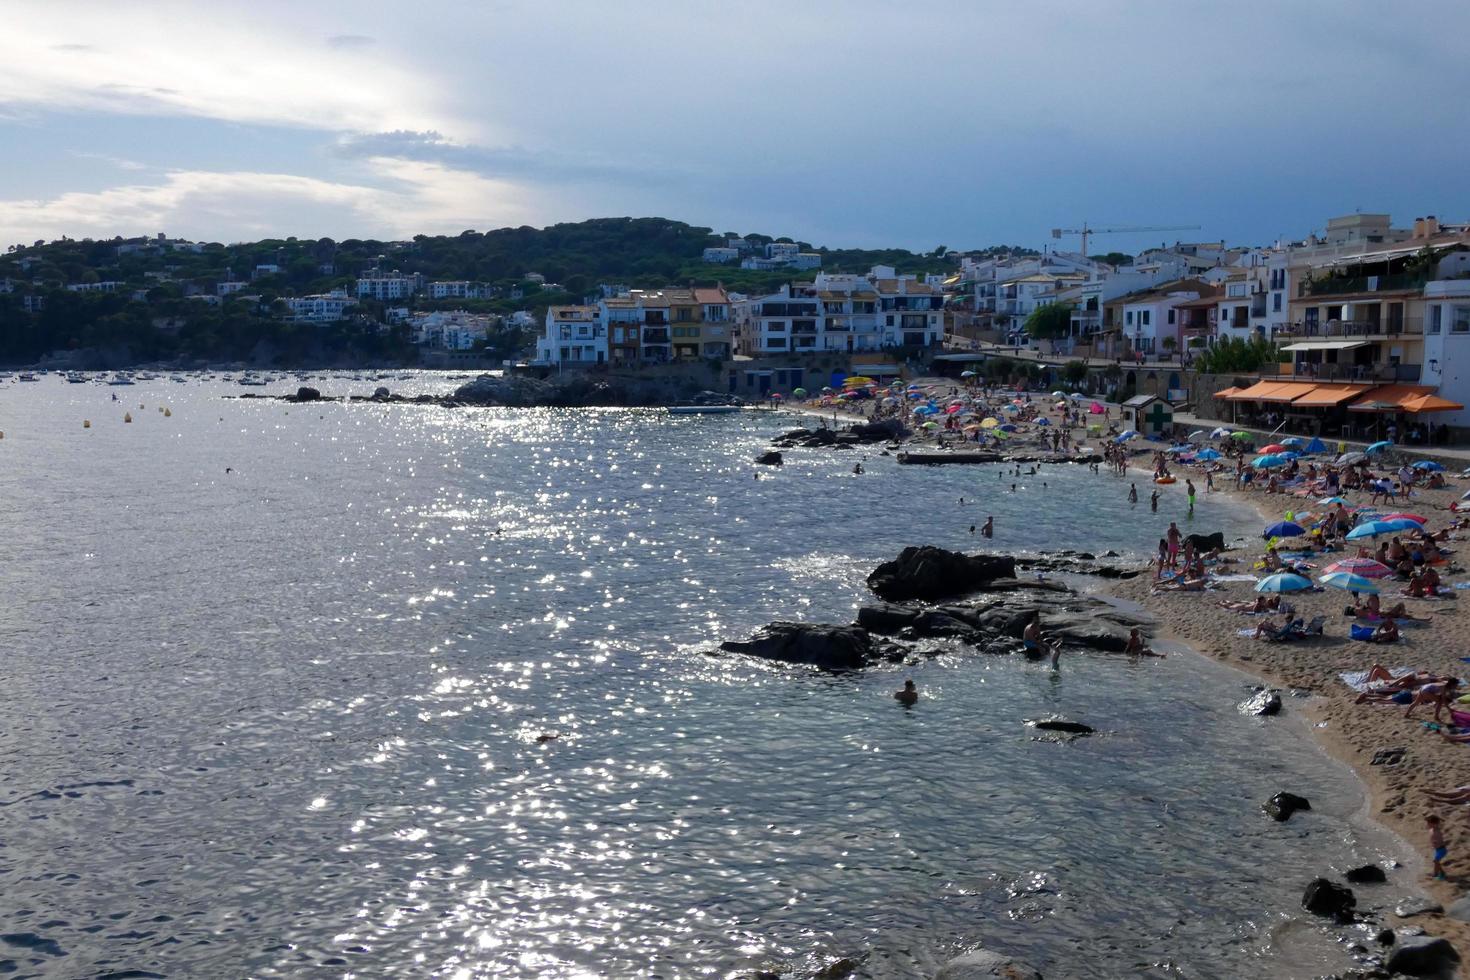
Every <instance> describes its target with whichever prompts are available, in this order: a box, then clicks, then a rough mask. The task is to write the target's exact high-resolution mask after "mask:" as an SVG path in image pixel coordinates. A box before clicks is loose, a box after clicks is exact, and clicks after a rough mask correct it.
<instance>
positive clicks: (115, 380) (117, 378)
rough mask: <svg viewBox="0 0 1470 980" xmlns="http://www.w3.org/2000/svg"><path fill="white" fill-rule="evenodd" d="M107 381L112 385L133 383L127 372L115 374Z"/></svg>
mask: <svg viewBox="0 0 1470 980" xmlns="http://www.w3.org/2000/svg"><path fill="white" fill-rule="evenodd" d="M107 383H108V384H110V385H130V384H132V383H133V379H132V378H130V377H128V376H127V375H126V374H114V375H113V376H112V377H110V378H108V379H107Z"/></svg>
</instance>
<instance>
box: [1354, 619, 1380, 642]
mask: <svg viewBox="0 0 1470 980" xmlns="http://www.w3.org/2000/svg"><path fill="white" fill-rule="evenodd" d="M1374 632H1375V630H1374V628H1373V627H1371V626H1359V625H1358V624H1357V623H1354V624H1353V625H1352V626H1351V627H1349V629H1348V638H1349V639H1352V640H1371V639H1373V634H1374Z"/></svg>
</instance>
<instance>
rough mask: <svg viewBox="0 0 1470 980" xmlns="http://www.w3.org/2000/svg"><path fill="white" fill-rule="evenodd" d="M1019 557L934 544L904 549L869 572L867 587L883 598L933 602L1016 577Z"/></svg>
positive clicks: (975, 590) (891, 600)
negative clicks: (971, 552) (967, 551)
mask: <svg viewBox="0 0 1470 980" xmlns="http://www.w3.org/2000/svg"><path fill="white" fill-rule="evenodd" d="M1015 576H1016V560H1015V559H1014V558H1012V557H1010V556H1008V555H963V554H960V553H958V552H954V551H946V550H945V549H944V548H935V547H933V546H931V545H921V546H919V547H912V548H905V549H903V551H902V552H901V553H900V554H899V556H898V557H897V558H896V559H894V560H893V561H886V562H884V563H883V564H881V565H879V566H878V567H877V568H875V569H873V571H872V573H871V574H869V575H868V588H870V589H872V590H873V592H874V593H875V594H876V595H877V596H878V597H879V598H880V599H887V600H888V601H890V602H893V601H900V600H904V599H922V600H926V601H931V602H932V601H934V600H937V599H948V598H950V597H952V596H960V595H966V594H968V593H972V592H979V591H981V590H983V589H984V588H985V587H986V586H987V585H988V584H989V583H991V582H993V581H995V580H996V579H1001V578H1015Z"/></svg>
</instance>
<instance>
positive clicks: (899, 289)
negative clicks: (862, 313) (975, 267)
mask: <svg viewBox="0 0 1470 980" xmlns="http://www.w3.org/2000/svg"><path fill="white" fill-rule="evenodd" d="M883 271H885V272H886V271H891V270H887V269H885V270H883ZM872 283H873V288H874V290H875V291H876V292H877V294H878V312H879V315H880V316H881V317H882V322H881V324H880V326H881V327H882V346H884V347H933V346H935V345H937V344H940V343H942V342H943V340H944V294H943V292H942V291H941V290H940V288H939V287H938V286H934V285H931V284H930V283H927V282H920V281H919V279H918V277H917V276H896V277H892V278H889V277H884V278H876V279H873V280H872Z"/></svg>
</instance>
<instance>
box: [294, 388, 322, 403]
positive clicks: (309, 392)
mask: <svg viewBox="0 0 1470 980" xmlns="http://www.w3.org/2000/svg"><path fill="white" fill-rule="evenodd" d="M286 400H287V401H292V402H319V401H321V400H322V393H321V392H320V391H317V390H316V389H315V388H308V387H306V386H305V385H302V386H301V387H300V388H297V389H296V394H295V395H288V396H286Z"/></svg>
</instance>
